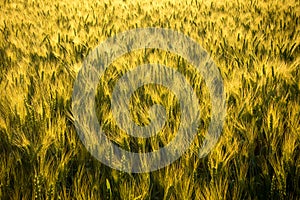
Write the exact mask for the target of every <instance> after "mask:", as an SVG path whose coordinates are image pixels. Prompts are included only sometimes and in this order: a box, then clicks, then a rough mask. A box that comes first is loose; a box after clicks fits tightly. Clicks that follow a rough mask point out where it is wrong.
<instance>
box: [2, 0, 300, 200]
mask: <svg viewBox="0 0 300 200" xmlns="http://www.w3.org/2000/svg"><path fill="white" fill-rule="evenodd" d="M0 11H1V12H0V90H1V94H0V199H3V200H6V199H37V200H42V199H47V200H50V199H128V200H133V199H134V200H138V199H165V200H169V199H180V200H181V199H187V200H189V199H205V200H207V199H209V200H219V199H230V200H231V199H289V200H292V199H295V200H296V199H300V2H299V1H298V0H291V1H287V0H274V1H272V0H264V1H258V0H250V1H249V0H246V1H242V0H224V1H214V0H203V1H202V0H192V1H175V0H162V1H158V0H154V1H145V0H142V1H129V0H124V1H120V0H117V1H113V0H104V1H92V0H86V1H81V0H74V1H68V0H62V1H58V0H53V1H41V0H1V2H0ZM146 27H157V28H168V29H172V30H175V31H178V32H181V33H183V34H185V35H187V36H189V37H190V38H192V39H193V40H195V41H196V42H197V43H198V44H199V45H200V46H201V47H203V48H204V49H205V50H206V51H207V52H208V53H209V55H210V56H211V58H212V59H213V60H214V62H215V63H216V65H217V66H218V67H219V71H220V73H221V75H222V77H223V81H224V88H225V92H226V120H225V122H224V126H223V131H222V134H221V137H220V138H219V140H218V142H217V144H216V146H215V147H214V148H213V149H212V151H211V152H210V153H209V154H208V155H207V156H205V157H203V158H199V156H198V154H199V147H200V146H201V143H202V142H203V138H204V137H205V134H206V132H207V129H208V126H209V123H210V118H211V104H210V96H209V91H208V89H207V87H206V85H205V80H204V79H203V78H202V77H201V75H199V74H197V73H196V72H195V71H194V70H193V66H192V65H191V64H190V63H188V62H187V61H186V60H185V59H183V58H182V57H180V56H178V55H174V54H172V53H170V52H167V51H163V50H160V49H144V50H138V51H133V52H130V53H127V54H126V55H124V56H123V57H121V58H119V59H117V60H115V61H114V62H113V63H112V64H111V65H110V66H109V68H108V69H107V70H106V71H105V75H104V76H103V77H102V78H101V80H100V81H99V84H98V89H97V95H96V97H95V101H96V102H97V103H96V111H97V118H98V120H99V123H100V124H101V126H102V127H103V129H104V130H105V131H106V135H107V137H108V138H109V139H110V140H112V141H113V142H114V143H115V144H117V145H119V146H120V147H122V148H124V149H126V150H128V151H133V152H148V151H153V150H157V149H159V148H160V147H161V146H164V145H166V144H168V143H169V142H170V141H171V140H172V138H173V137H174V135H175V134H176V129H177V127H178V125H179V123H180V111H178V100H176V97H175V96H174V93H172V92H171V91H168V90H167V89H166V88H164V87H162V86H158V87H155V86H153V85H147V86H144V87H142V88H140V89H139V90H138V91H136V93H135V95H134V96H133V97H132V99H131V108H133V111H132V118H133V120H134V121H135V122H136V123H137V124H140V125H144V124H147V123H149V113H148V110H147V109H148V108H149V106H151V105H153V104H161V105H163V106H164V107H165V108H166V111H167V116H168V121H167V125H168V126H166V127H165V128H164V129H163V130H162V131H161V132H160V134H159V135H157V136H155V137H153V138H151V139H143V138H142V139H140V138H134V137H131V136H129V135H128V134H126V133H125V132H124V131H122V130H121V129H120V128H118V127H117V125H116V123H115V121H114V119H113V117H112V115H111V111H110V106H111V105H110V98H111V95H112V89H113V87H114V84H115V83H116V81H117V80H118V79H119V78H120V77H121V76H123V75H124V74H126V72H128V70H130V69H132V68H134V67H136V66H138V65H141V64H147V63H161V64H164V65H168V66H170V67H172V68H174V69H176V70H177V71H178V72H180V73H182V74H183V75H184V77H185V78H186V79H187V81H188V82H189V83H190V84H191V86H192V87H193V89H194V90H195V91H196V94H197V97H198V99H199V109H200V110H201V120H200V122H201V123H200V124H199V127H198V132H197V137H196V138H195V140H194V142H193V144H192V145H191V147H190V148H189V149H188V150H187V151H186V152H185V153H184V154H183V155H182V156H181V157H180V158H179V159H178V160H176V161H175V162H174V163H172V164H170V165H168V166H166V167H165V168H162V169H159V170H156V171H153V172H149V173H126V172H122V171H118V170H115V169H112V168H110V167H108V166H106V165H104V164H102V163H101V162H99V161H98V160H97V159H95V158H94V157H93V156H92V155H91V154H90V152H89V151H88V150H87V149H86V148H85V146H84V145H83V144H82V142H81V140H80V139H79V137H78V134H77V132H76V128H75V123H74V117H73V113H72V92H73V84H74V81H75V79H76V77H77V74H78V72H79V71H80V69H81V67H82V63H83V61H84V59H85V58H86V57H87V55H88V54H89V53H90V52H91V51H92V50H93V49H95V48H96V47H97V45H99V44H100V43H101V42H103V41H105V40H106V39H107V38H109V37H111V36H114V35H116V34H118V33H122V32H124V31H127V30H131V29H136V28H146ZM121 162H124V163H126V160H123V161H121Z"/></svg>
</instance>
